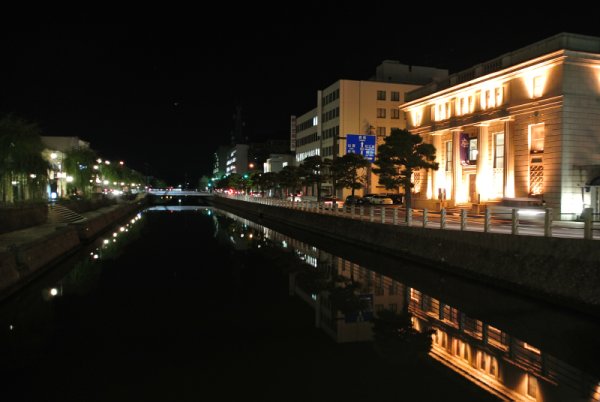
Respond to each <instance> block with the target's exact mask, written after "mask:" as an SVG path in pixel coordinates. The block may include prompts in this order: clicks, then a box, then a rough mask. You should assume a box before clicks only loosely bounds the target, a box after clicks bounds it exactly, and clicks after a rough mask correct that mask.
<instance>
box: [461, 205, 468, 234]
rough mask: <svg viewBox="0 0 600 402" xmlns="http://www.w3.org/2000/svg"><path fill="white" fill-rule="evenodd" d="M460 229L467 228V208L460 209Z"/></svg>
mask: <svg viewBox="0 0 600 402" xmlns="http://www.w3.org/2000/svg"><path fill="white" fill-rule="evenodd" d="M460 230H467V210H466V209H461V210H460Z"/></svg>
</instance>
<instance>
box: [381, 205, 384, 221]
mask: <svg viewBox="0 0 600 402" xmlns="http://www.w3.org/2000/svg"><path fill="white" fill-rule="evenodd" d="M381 223H385V207H384V206H382V207H381Z"/></svg>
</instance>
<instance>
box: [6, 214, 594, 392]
mask: <svg viewBox="0 0 600 402" xmlns="http://www.w3.org/2000/svg"><path fill="white" fill-rule="evenodd" d="M140 216H141V219H139V220H137V221H135V223H132V222H129V224H130V225H129V226H122V227H123V229H124V230H123V231H120V230H119V227H117V228H115V230H114V233H116V234H117V236H116V237H113V232H110V233H108V234H106V235H105V236H103V237H102V238H100V239H98V241H97V242H96V243H95V244H92V245H90V246H89V247H88V248H87V249H85V250H83V251H82V252H81V253H79V254H78V255H76V256H73V257H71V258H70V259H69V260H67V261H64V262H63V263H62V264H60V265H59V266H57V267H55V268H53V269H52V271H51V272H49V273H48V274H47V275H46V276H45V277H44V278H42V279H40V280H39V281H37V282H36V283H35V284H33V285H32V286H30V287H29V288H27V289H25V290H24V291H23V292H21V293H20V294H18V295H16V296H15V297H13V298H11V299H9V300H7V301H5V302H4V303H3V305H2V306H0V325H1V329H0V335H1V337H2V338H1V342H2V343H1V345H2V346H1V349H0V350H1V352H2V359H1V361H2V363H1V365H2V373H1V375H2V379H3V380H2V390H1V392H2V394H3V397H2V400H3V401H4V400H6V401H9V400H10V401H21V400H22V401H199V400H228V401H229V400H235V399H241V398H243V399H244V400H247V399H252V400H285V401H287V400H293V401H307V400H308V401H321V400H348V401H359V400H360V401H368V400H376V399H379V398H386V399H388V400H389V399H390V398H393V399H394V400H419V401H440V400H461V401H471V400H474V401H486V400H490V401H491V400H497V399H496V398H495V397H494V396H492V395H491V394H490V393H488V392H486V391H484V390H483V389H481V388H479V387H478V386H475V385H473V383H472V382H471V381H468V380H466V379H465V378H463V377H461V376H460V375H458V374H456V373H455V370H453V369H452V368H448V367H446V366H445V365H443V364H441V363H437V362H434V361H433V360H428V361H424V362H423V361H420V360H403V359H396V361H390V359H384V358H382V357H381V356H379V355H378V354H376V353H375V352H374V348H373V344H372V343H371V342H368V341H366V342H349V343H343V342H341V341H342V340H343V339H342V338H344V336H346V332H344V331H349V332H347V333H353V331H354V330H355V329H356V328H358V326H357V325H363V323H359V324H357V325H354V323H348V325H346V324H344V325H339V326H338V327H337V328H336V329H334V330H333V333H332V331H329V332H328V331H327V323H325V321H324V319H323V320H322V322H321V323H320V325H319V326H320V328H317V327H316V326H315V322H316V318H315V317H316V310H315V306H314V305H311V304H310V302H311V299H310V297H311V295H310V294H308V297H309V299H308V300H306V299H303V298H302V297H301V296H302V294H301V293H302V292H301V289H300V288H298V289H295V290H296V293H297V295H296V296H291V295H290V294H289V291H290V285H289V283H290V274H293V272H295V271H298V269H305V268H306V267H307V266H319V265H320V266H326V267H328V269H330V270H331V269H338V268H339V269H342V268H344V267H350V268H349V270H350V271H352V272H354V271H353V270H354V269H356V270H357V275H359V274H358V272H359V271H360V272H361V274H360V275H363V274H364V275H366V276H364V278H366V279H365V281H366V282H369V281H370V285H369V286H370V287H371V288H370V289H371V291H370V292H371V294H372V295H374V296H373V303H374V305H373V308H374V309H378V308H380V305H379V304H378V303H380V302H381V300H382V299H380V298H379V296H381V295H383V296H386V295H387V293H386V292H384V293H382V294H380V295H379V296H378V294H379V293H378V291H377V290H375V292H374V293H373V292H372V289H373V287H374V286H375V284H377V283H381V284H382V286H385V287H386V289H387V288H389V287H390V286H392V285H393V283H397V284H398V286H400V288H401V289H403V291H402V292H391V293H394V295H399V296H398V297H395V298H394V297H392V298H388V299H386V300H385V301H386V304H385V306H386V307H387V306H388V305H389V306H391V305H393V304H396V305H398V304H402V303H405V304H406V306H407V307H408V306H409V305H410V306H412V307H411V309H412V311H413V312H414V314H415V316H418V315H419V314H421V313H422V315H423V317H425V318H424V319H422V320H421V319H420V320H418V321H419V322H420V324H419V325H421V326H426V325H433V326H435V325H436V323H435V322H433V321H435V320H432V322H429V323H428V322H426V321H427V320H426V317H427V312H426V311H425V312H423V311H424V310H423V311H421V310H422V309H423V308H425V307H426V306H430V305H431V303H429V304H427V303H424V302H423V300H425V299H426V298H427V297H429V300H430V301H431V299H432V297H431V296H428V294H429V293H431V292H433V291H435V288H436V286H437V285H435V284H437V283H439V282H438V281H439V280H438V279H436V280H433V282H432V281H429V282H427V278H424V279H423V278H421V279H420V280H424V281H425V282H423V283H434V285H432V287H431V289H427V288H421V289H420V291H417V290H416V289H417V288H416V287H410V286H408V285H406V284H405V283H402V282H399V281H397V279H393V278H392V276H386V275H385V272H384V273H383V275H382V274H381V273H380V274H377V273H374V272H373V271H370V270H366V269H365V268H363V267H360V266H358V265H357V264H356V263H355V262H350V260H349V259H345V258H342V257H338V256H336V255H335V254H332V253H327V252H324V251H320V250H318V249H317V248H315V247H313V246H312V245H309V244H308V243H305V242H301V241H298V240H293V239H291V238H288V237H285V236H282V235H281V234H279V233H277V232H273V231H271V230H267V229H265V228H262V227H260V226H255V225H253V224H251V223H250V222H247V221H243V220H239V219H234V217H232V216H231V215H227V216H226V215H223V214H221V213H220V212H219V211H214V210H210V209H206V208H196V210H192V211H190V210H187V211H145V212H143V213H142V214H141V215H140ZM113 239H115V240H116V242H113ZM104 240H107V242H108V244H104ZM95 255H98V258H95ZM338 255H341V254H338ZM361 258H365V259H366V260H368V261H371V262H373V261H375V259H374V258H371V257H368V256H365V255H360V254H357V255H355V256H353V260H354V261H357V260H360V259H361ZM301 261H304V262H308V263H309V264H308V265H306V266H304V268H303V265H304V263H303V262H301ZM299 267H300V268H299ZM389 268H390V267H387V269H389ZM343 270H345V268H344V269H343ZM350 271H348V272H350ZM384 271H385V269H384ZM400 271H402V270H400ZM340 272H341V271H340ZM292 276H293V275H292ZM369 277H370V278H371V279H368V278H369ZM378 281H379V282H378ZM415 281H417V279H416V278H413V277H411V276H410V275H409V276H408V277H407V279H406V282H407V283H411V282H415ZM447 281H448V282H446V283H453V284H454V282H452V279H447ZM458 286H463V285H456V286H454V285H453V286H452V287H454V288H456V287H458ZM464 286H468V285H464ZM292 287H293V286H292ZM444 288H446V286H444ZM390 289H391V288H390ZM410 289H413V290H412V291H411V290H410ZM292 290H294V289H292ZM438 290H440V289H438ZM441 291H442V293H443V292H446V290H443V289H442V290H441ZM415 292H416V293H415ZM427 292H429V293H427ZM486 294H488V295H489V292H486ZM305 296H306V295H305ZM388 296H389V295H388ZM386 297H387V296H386ZM438 297H439V296H438ZM453 297H454V296H451V295H446V296H445V298H446V299H447V300H453V301H454V299H453ZM490 297H491V296H490ZM417 299H419V302H418V303H417V302H416V300H417ZM434 300H435V299H434ZM411 303H412V304H411ZM415 303H417V304H415ZM460 303H462V299H460V298H458V299H456V304H457V305H458V304H460ZM479 308H481V306H479ZM443 310H444V308H443V307H442V311H443ZM519 311H520V310H519ZM488 312H489V310H488ZM461 314H462V313H461ZM482 314H483V313H482ZM493 315H494V313H493V311H492V316H493ZM502 315H504V316H502ZM510 315H515V311H512V312H511V311H508V310H507V311H504V312H503V313H502V312H501V309H499V310H498V312H496V318H497V320H496V321H497V322H503V321H506V326H507V327H510V326H511V325H510V323H512V322H513V321H511V320H509V318H510ZM321 317H325V316H324V315H323V316H321ZM478 318H480V317H478ZM517 318H519V317H517ZM520 318H521V321H519V320H517V321H516V324H514V326H513V327H512V328H513V329H514V330H515V331H517V332H519V331H520V330H521V329H522V328H520V327H519V325H525V324H524V322H526V321H527V320H526V319H523V317H522V316H521V317H520ZM480 319H481V318H480ZM447 321H448V320H447ZM496 321H494V322H496ZM542 321H545V319H544V320H542ZM481 322H482V321H480V326H481V325H483V326H484V327H485V328H487V326H486V324H481ZM577 322H578V323H580V324H581V325H584V324H585V325H587V321H585V320H584V321H577ZM442 324H443V322H441V321H440V322H439V323H437V325H438V327H440V328H441V327H442ZM451 324H452V322H451V321H450V325H451ZM590 325H591V324H590ZM363 326H364V325H363ZM464 327H465V326H464V325H463V330H464ZM363 329H364V328H363ZM589 329H590V327H587V326H586V327H585V328H579V329H578V331H580V332H581V333H583V334H587V333H588V331H589ZM486 331H487V329H486ZM523 331H524V332H527V331H525V330H523ZM355 332H356V331H355ZM363 332H364V331H363ZM474 332H477V331H476V330H475V331H474ZM550 332H552V331H550ZM487 333H488V332H486V334H487ZM561 334H562V332H561ZM363 335H364V334H363ZM563 335H564V334H563ZM507 336H508V335H507ZM550 336H551V337H555V335H554V334H550ZM561 336H562V335H556V337H558V338H559V339H564V338H561ZM436 337H437V338H436V340H435V341H434V342H435V343H436V345H437V344H439V345H442V343H443V340H442V333H441V332H440V333H438V334H436ZM487 337H489V335H486V339H487ZM492 337H493V336H492ZM363 338H364V336H363ZM479 338H481V336H480V337H479ZM500 338H502V336H500ZM542 338H543V337H542ZM584 338H585V339H584V341H585V342H588V341H589V342H592V341H591V340H590V339H589V337H587V336H586V337H584ZM473 339H475V341H473V342H471V343H475V344H476V343H477V342H479V343H486V342H483V341H482V340H481V339H480V340H479V341H477V339H478V338H477V336H474V338H473ZM510 339H513V338H510ZM514 339H516V338H514ZM361 340H364V339H361ZM338 341H340V342H338ZM505 341H506V339H504V338H502V339H500V341H499V343H500V345H499V346H500V348H499V352H497V353H496V355H494V353H493V351H491V350H488V349H490V346H489V342H487V346H484V347H483V349H485V350H488V352H489V353H488V355H493V356H492V359H494V358H497V359H498V360H499V362H500V363H498V364H501V363H502V359H503V357H502V356H501V355H502V353H508V352H506V351H505V350H504V349H503V344H502V342H505ZM465 342H467V340H465ZM515 342H516V341H514V340H513V343H515ZM558 343H560V342H558ZM509 344H510V345H512V343H510V342H509ZM549 345H554V343H553V342H550V343H549ZM475 346H476V345H475ZM475 346H473V348H475ZM538 346H539V343H538ZM593 346H594V345H593V344H589V345H586V347H593ZM440 347H441V346H440ZM448 347H449V346H448V345H445V346H444V348H448ZM549 347H550V346H549ZM570 348H571V347H570ZM438 349H439V348H438ZM559 349H560V348H559ZM571 349H572V350H570V351H569V352H568V354H569V357H572V358H573V360H574V361H575V360H576V361H580V357H583V359H584V360H585V358H586V355H585V353H581V350H580V348H575V347H572V348H571ZM473 350H474V349H473ZM514 350H516V348H515V347H513V346H511V348H510V351H509V352H510V353H514ZM527 350H529V349H527ZM457 353H458V352H457ZM465 353H466V352H465ZM473 353H475V352H473ZM591 353H592V355H593V353H597V352H591ZM578 354H581V355H582V356H579V355H578ZM478 356H479V355H478ZM494 356H496V357H494ZM573 356H575V357H573ZM592 357H593V356H592ZM470 359H471V360H472V361H473V362H475V360H477V359H479V357H475V354H473V356H471V357H470ZM482 359H483V357H482ZM482 361H483V360H482ZM571 363H573V362H571ZM473 364H475V363H473ZM481 364H484V363H481ZM523 364H525V363H523ZM475 365H479V363H476V364H475ZM450 366H451V365H450ZM569 367H574V366H573V365H569ZM484 369H486V370H487V371H488V373H487V374H486V373H484V377H485V375H487V376H488V377H489V376H490V373H489V371H490V366H489V363H488V366H485V367H484V368H480V369H479V371H482V372H483V371H484ZM491 370H494V369H491ZM497 370H501V371H502V372H503V373H504V372H506V374H503V376H504V377H506V378H502V380H503V381H505V382H506V380H507V379H508V380H510V378H512V374H510V373H509V370H508V369H504V368H502V367H500V368H498V369H497ZM540 370H541V368H540ZM531 371H532V373H534V374H535V368H532V369H531ZM578 373H580V374H581V373H583V372H581V371H578ZM540 375H541V371H540ZM545 375H546V376H548V373H545ZM581 375H583V374H581ZM491 376H492V377H493V376H494V373H493V372H492V374H491ZM490 378H491V377H490ZM594 378H595V377H594ZM510 381H512V380H510ZM510 381H509V382H510ZM515 381H516V380H515ZM539 381H540V384H539V387H538V388H537V392H538V394H540V393H542V392H546V391H545V388H544V387H543V386H542V385H543V384H541V382H542V381H544V380H543V379H540V380H539ZM516 382H517V381H516ZM582 384H583V383H582ZM582 384H580V385H581V386H582V387H584V385H582ZM585 384H587V383H585ZM536 385H537V383H536ZM517 386H519V384H517V385H515V387H517ZM521 387H522V386H521ZM513 388H514V387H513ZM561 389H562V388H561ZM529 391H530V392H534V391H532V390H531V386H530V389H529ZM581 392H583V391H581ZM530 400H531V399H530ZM545 400H551V399H550V398H549V397H547V398H546V399H545ZM586 400H587V399H586Z"/></svg>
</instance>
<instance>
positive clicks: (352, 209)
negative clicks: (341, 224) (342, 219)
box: [350, 205, 356, 219]
mask: <svg viewBox="0 0 600 402" xmlns="http://www.w3.org/2000/svg"><path fill="white" fill-rule="evenodd" d="M354 215H356V205H352V206H351V207H350V218H351V219H354Z"/></svg>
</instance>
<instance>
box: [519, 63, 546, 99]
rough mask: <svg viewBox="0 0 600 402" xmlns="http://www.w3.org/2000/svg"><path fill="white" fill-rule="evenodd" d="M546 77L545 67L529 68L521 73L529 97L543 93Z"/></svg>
mask: <svg viewBox="0 0 600 402" xmlns="http://www.w3.org/2000/svg"><path fill="white" fill-rule="evenodd" d="M547 78H548V68H547V67H546V68H538V69H535V70H530V71H527V72H525V73H524V74H523V82H524V84H525V88H527V93H528V95H529V97H530V98H531V99H534V98H539V97H541V96H543V95H544V90H545V87H546V81H547Z"/></svg>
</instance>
